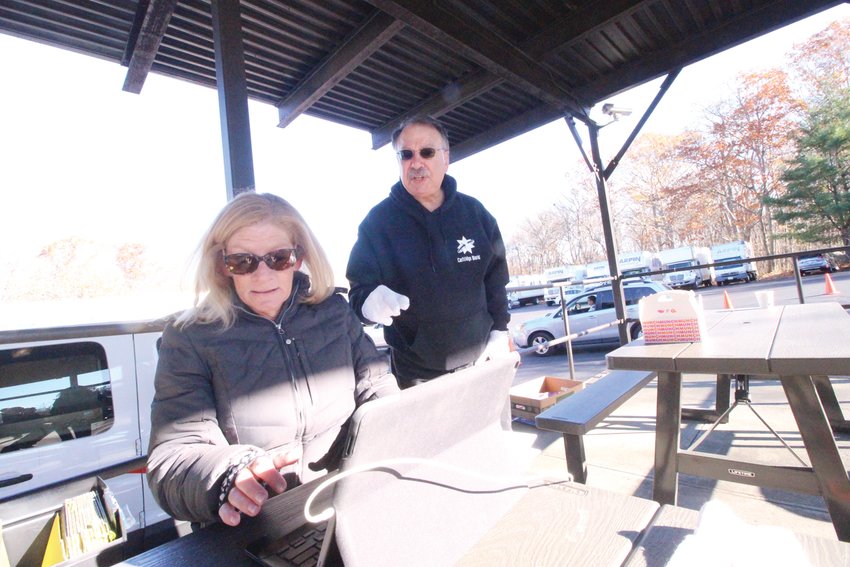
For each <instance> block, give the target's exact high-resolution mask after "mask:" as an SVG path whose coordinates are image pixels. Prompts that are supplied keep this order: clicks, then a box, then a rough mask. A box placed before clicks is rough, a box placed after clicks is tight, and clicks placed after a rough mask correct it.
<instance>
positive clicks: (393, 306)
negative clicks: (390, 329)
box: [362, 285, 410, 326]
mask: <svg viewBox="0 0 850 567" xmlns="http://www.w3.org/2000/svg"><path fill="white" fill-rule="evenodd" d="M408 307H410V299H409V298H408V297H407V296H406V295H401V294H400V293H396V292H394V291H393V290H391V289H390V288H388V287H387V286H385V285H379V286H378V287H376V288H375V289H374V290H373V291H372V293H370V294H369V297H367V298H366V301H364V302H363V309H362V311H363V317H365V318H366V319H368V320H370V321H373V322H375V323H380V324H381V325H385V326H389V325H392V324H393V317H395V316H397V315H400V314H401V312H402V311H404V310H405V309H407V308H408Z"/></svg>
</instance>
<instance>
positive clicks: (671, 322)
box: [638, 290, 705, 344]
mask: <svg viewBox="0 0 850 567" xmlns="http://www.w3.org/2000/svg"><path fill="white" fill-rule="evenodd" d="M638 317H640V325H641V328H642V329H643V340H644V343H646V344H657V343H692V342H697V341H699V340H701V339H702V337H704V336H705V315H704V313H703V310H702V306H700V304H699V302H698V301H697V299H696V294H694V292H693V291H687V290H672V291H661V292H658V293H656V294H654V295H650V296H647V297H644V298H643V299H641V300H640V301H639V302H638Z"/></svg>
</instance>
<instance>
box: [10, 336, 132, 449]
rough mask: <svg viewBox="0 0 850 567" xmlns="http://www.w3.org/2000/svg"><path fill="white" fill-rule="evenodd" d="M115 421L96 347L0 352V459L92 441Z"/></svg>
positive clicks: (103, 358)
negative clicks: (15, 453)
mask: <svg viewBox="0 0 850 567" xmlns="http://www.w3.org/2000/svg"><path fill="white" fill-rule="evenodd" d="M114 417H115V413H114V410H113V406H112V386H111V384H110V379H109V367H108V365H107V362H106V352H104V350H103V347H102V346H101V345H99V344H97V343H93V342H80V343H66V344H59V345H47V346H38V347H27V348H18V349H8V350H0V453H8V452H11V451H17V450H20V449H28V448H30V447H38V446H43V445H50V444H54V443H61V442H63V441H72V440H74V439H78V438H80V437H87V436H90V435H97V434H98V433H102V432H104V431H106V430H108V429H109V428H110V427H112V423H113V421H114Z"/></svg>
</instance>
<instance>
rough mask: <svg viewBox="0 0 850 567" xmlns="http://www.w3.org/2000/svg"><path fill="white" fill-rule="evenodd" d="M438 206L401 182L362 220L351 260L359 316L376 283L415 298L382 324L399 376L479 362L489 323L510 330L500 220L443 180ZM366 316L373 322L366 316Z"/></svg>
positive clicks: (425, 374)
mask: <svg viewBox="0 0 850 567" xmlns="http://www.w3.org/2000/svg"><path fill="white" fill-rule="evenodd" d="M442 189H443V194H444V201H443V204H442V205H441V206H440V207H439V208H438V209H437V210H435V211H433V212H430V211H428V209H426V208H425V207H423V206H422V205H421V204H419V203H418V202H417V201H416V199H414V198H413V197H412V196H411V195H410V194H409V193H408V192H407V190H406V189H405V188H404V186H403V185H402V184H401V182H400V181H399V182H398V183H396V184H395V185H394V186H393V187H392V189H391V190H390V195H389V197H387V198H386V199H384V200H383V201H381V202H380V203H378V204H377V205H376V206H375V207H374V208H373V209H372V210H371V211H370V212H369V214H368V215H366V218H365V219H364V220H363V222H362V223H361V224H360V228H359V230H358V235H357V242H356V243H355V244H354V248H353V249H352V251H351V256H350V257H349V260H348V269H347V271H346V276H347V277H348V281H349V283H350V285H351V291H350V292H349V300H350V303H351V305H352V307H353V308H354V311H355V312H356V313H357V315H358V316H359V317H360V319H361V320H363V321H367V320H366V319H365V318H364V317H363V313H362V307H363V302H364V301H365V300H366V298H367V297H369V294H370V293H372V291H373V290H374V289H375V288H376V287H378V285H381V284H383V285H385V286H387V287H388V288H390V289H391V290H393V291H395V292H397V293H400V294H403V295H406V296H408V297H409V298H410V308H409V309H407V310H405V311H402V313H401V315H400V316H398V317H395V318H394V319H393V324H392V325H391V326H389V327H385V328H384V337H385V339H386V341H387V344H389V345H390V346H391V347H392V349H393V363H394V366H395V371H396V372H397V373H398V378H399V379H401V380H410V379H414V378H420V379H421V378H425V379H428V378H433V377H436V376H439V375H440V374H444V373H445V372H447V371H450V370H454V369H456V368H459V367H463V366H466V365H468V364H470V363H472V362H474V361H475V360H476V359H477V358H478V356H479V355H480V354H481V353H482V352H483V350H484V347H485V345H486V343H487V338H488V336H489V334H490V331H491V330H502V331H504V330H507V328H508V321H509V320H510V315H509V314H508V303H507V297H506V294H505V286H506V285H507V283H508V266H507V261H506V259H505V245H504V242H503V241H502V235H501V233H500V232H499V227H498V224H497V223H496V219H495V218H493V215H491V214H490V213H489V212H488V211H487V210H486V209H485V208H484V206H483V205H482V204H481V203H480V202H479V201H478V200H477V199H474V198H472V197H470V196H468V195H464V194H463V193H458V191H457V183H456V182H455V180H454V178H452V177H450V176H448V175H446V176H445V178H444V179H443V184H442ZM367 322H368V321H367Z"/></svg>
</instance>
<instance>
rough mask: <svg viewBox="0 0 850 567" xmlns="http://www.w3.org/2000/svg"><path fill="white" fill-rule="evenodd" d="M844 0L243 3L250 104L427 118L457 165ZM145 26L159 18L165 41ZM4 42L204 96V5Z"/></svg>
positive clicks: (1, 19) (379, 135)
mask: <svg viewBox="0 0 850 567" xmlns="http://www.w3.org/2000/svg"><path fill="white" fill-rule="evenodd" d="M840 3H841V2H840V1H836V0H809V1H805V2H804V1H797V2H791V1H788V0H725V1H723V2H718V1H716V0H687V1H680V0H599V1H588V0H573V1H566V0H565V1H559V0H502V1H481V0H469V1H462V0H438V1H433V2H423V1H417V0H407V1H390V0H369V1H362V0H322V1H310V0H300V1H293V0H288V1H284V0H242V1H240V2H238V8H239V10H240V13H241V22H242V30H241V31H242V37H243V43H244V61H245V74H246V80H247V88H248V94H249V97H251V98H254V99H257V100H261V101H263V102H266V103H269V104H273V105H276V106H281V105H282V106H281V108H282V111H281V115H282V118H285V119H286V120H285V123H286V121H291V119H294V117H296V116H297V115H298V114H300V113H301V112H305V113H307V114H310V115H313V116H317V117H320V118H324V119H327V120H331V121H334V122H337V123H340V124H345V125H348V126H352V127H355V128H360V129H364V130H368V131H370V132H372V135H373V141H374V145H375V146H376V147H377V146H380V145H382V144H383V143H386V142H387V141H388V135H389V132H390V131H391V129H392V128H393V127H394V126H395V125H396V124H398V123H399V122H400V121H401V120H402V119H403V118H405V117H406V116H409V115H412V114H417V113H420V112H422V111H426V112H428V113H429V114H432V115H435V116H438V117H440V118H441V119H442V120H443V121H444V122H445V123H446V124H447V126H448V128H449V133H450V136H451V142H452V148H453V150H452V157H453V160H457V159H459V158H462V157H464V156H466V155H469V154H471V153H474V152H477V151H480V150H482V149H484V148H487V147H489V146H492V145H494V144H496V143H499V142H501V141H503V140H505V139H507V138H510V137H513V136H516V135H518V134H521V133H523V132H526V131H528V130H530V129H533V128H535V127H537V126H540V125H542V124H544V123H547V122H550V121H552V120H554V119H557V118H559V117H561V116H563V115H564V114H565V113H571V114H573V115H576V116H577V117H578V118H581V115H582V113H583V112H584V111H586V109H588V108H589V107H590V106H592V105H593V104H595V103H597V102H600V101H602V100H604V99H605V98H607V97H610V96H612V95H613V94H616V93H618V92H622V91H624V90H626V89H629V88H631V87H633V86H636V85H638V84H640V83H643V82H646V81H648V80H651V79H654V78H656V77H658V76H661V75H664V74H666V73H668V72H670V71H672V70H674V69H677V68H680V67H682V66H685V65H687V64H690V63H693V62H695V61H698V60H700V59H702V58H705V57H707V56H709V55H712V54H714V53H716V52H718V51H721V50H723V49H726V48H728V47H731V46H733V45H736V44H738V43H742V42H744V41H746V40H749V39H751V38H753V37H756V36H758V35H761V34H763V33H766V32H768V31H771V30H773V29H776V28H778V27H781V26H783V25H786V24H788V23H791V22H792V21H795V20H798V19H801V18H803V17H806V16H809V15H811V14H813V13H815V12H818V11H821V10H824V9H826V8H829V7H832V6H834V5H837V4H840ZM146 15H147V16H148V18H149V20H146V19H145V18H146ZM152 16H156V17H160V18H165V19H164V20H163V21H166V22H167V25H164V26H163V31H162V32H161V33H157V32H156V27H155V24H156V23H157V20H156V17H153V18H152ZM146 22H148V23H147V24H145V23H146ZM145 25H148V28H145ZM152 30H153V31H152ZM0 31H2V32H4V33H9V34H13V35H16V36H20V37H23V38H27V39H32V40H36V41H40V42H45V43H49V44H52V45H55V46H58V47H61V48H63V49H70V50H73V51H77V52H80V53H84V54H87V55H91V56H94V57H100V58H104V59H107V60H110V61H114V62H116V63H122V64H125V65H127V64H129V63H130V62H131V61H132V59H131V58H132V57H133V56H134V55H135V56H136V57H137V58H138V57H139V55H140V53H141V50H142V49H143V48H144V47H145V46H147V45H153V46H154V48H155V51H154V52H153V53H152V54H151V57H152V60H151V61H150V66H149V68H150V70H151V71H153V72H156V73H162V74H164V75H169V76H173V77H177V78H180V79H184V80H188V81H192V82H195V83H199V84H202V85H205V86H209V87H215V85H216V62H215V50H214V43H213V24H212V16H211V5H210V1H208V0H110V1H105V0H104V1H98V0H3V2H2V3H0ZM146 34H147V35H146ZM139 38H142V39H141V40H139ZM146 40H153V43H148V44H144V43H143V42H144V41H146ZM157 41H158V43H157ZM140 45H141V46H142V47H140ZM142 55H143V53H142ZM131 68H132V67H131ZM144 72H146V71H144ZM128 76H129V75H128ZM141 81H143V76H142V79H141ZM293 93H295V95H296V96H294V97H293Z"/></svg>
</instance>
